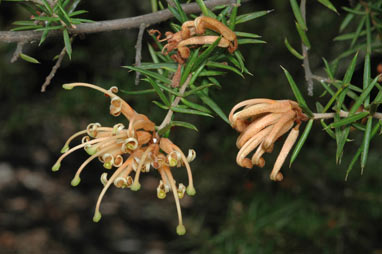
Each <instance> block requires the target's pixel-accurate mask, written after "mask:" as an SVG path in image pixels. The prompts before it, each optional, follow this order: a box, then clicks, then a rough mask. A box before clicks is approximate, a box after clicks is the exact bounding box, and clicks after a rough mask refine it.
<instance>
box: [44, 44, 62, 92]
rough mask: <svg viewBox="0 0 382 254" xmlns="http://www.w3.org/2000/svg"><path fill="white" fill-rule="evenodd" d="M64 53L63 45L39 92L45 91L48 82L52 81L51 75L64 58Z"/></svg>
mask: <svg viewBox="0 0 382 254" xmlns="http://www.w3.org/2000/svg"><path fill="white" fill-rule="evenodd" d="M65 55H66V47H64V48H63V49H62V50H61V52H60V55H59V56H58V59H57V62H56V64H55V65H54V66H53V68H52V70H51V71H50V73H49V75H48V76H47V77H46V79H45V82H44V84H42V86H41V92H42V93H43V92H45V90H46V87H47V86H49V84H50V82H51V81H52V79H53V77H54V76H55V75H56V72H57V70H58V68H60V66H61V63H62V60H63V59H64V56H65Z"/></svg>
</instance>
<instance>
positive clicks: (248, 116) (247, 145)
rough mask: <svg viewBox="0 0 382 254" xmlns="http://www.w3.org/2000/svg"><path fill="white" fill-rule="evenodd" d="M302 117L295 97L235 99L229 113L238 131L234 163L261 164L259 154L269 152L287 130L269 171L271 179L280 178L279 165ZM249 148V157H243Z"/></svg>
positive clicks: (289, 146) (303, 118)
mask: <svg viewBox="0 0 382 254" xmlns="http://www.w3.org/2000/svg"><path fill="white" fill-rule="evenodd" d="M242 107H244V108H243V109H242V110H240V111H238V112H236V111H237V110H238V109H240V108H242ZM306 120H307V116H306V115H305V114H303V113H302V110H301V108H300V107H299V106H298V104H297V103H296V102H295V101H290V100H280V101H275V100H270V99H251V100H246V101H243V102H240V103H238V104H237V105H235V106H234V107H233V108H232V110H231V112H230V114H229V121H230V123H231V125H232V127H233V128H235V129H236V130H237V131H238V132H240V135H239V137H238V138H237V141H236V146H237V147H238V148H239V149H240V150H239V152H238V154H237V157H236V162H237V164H238V165H239V166H242V167H246V168H252V167H253V165H256V166H259V167H264V165H265V160H264V158H263V157H262V156H263V154H264V153H266V152H268V153H271V152H272V150H273V145H274V143H275V142H276V141H277V140H278V139H279V138H280V137H281V136H283V135H284V134H285V133H287V132H288V131H289V130H291V131H290V132H289V135H288V137H287V139H286V140H285V142H284V145H283V147H282V148H281V151H280V153H279V156H278V157H277V159H276V162H275V164H274V166H273V170H272V172H271V174H270V179H271V180H274V181H281V180H282V179H283V175H282V173H281V172H280V170H281V167H282V165H283V164H284V161H285V159H286V157H287V155H288V153H289V151H290V150H291V148H292V147H293V145H294V143H295V142H296V139H297V137H298V134H299V127H300V124H301V121H306ZM252 151H254V153H253V155H252V158H251V159H249V158H247V156H248V155H249V154H250V153H251V152H252Z"/></svg>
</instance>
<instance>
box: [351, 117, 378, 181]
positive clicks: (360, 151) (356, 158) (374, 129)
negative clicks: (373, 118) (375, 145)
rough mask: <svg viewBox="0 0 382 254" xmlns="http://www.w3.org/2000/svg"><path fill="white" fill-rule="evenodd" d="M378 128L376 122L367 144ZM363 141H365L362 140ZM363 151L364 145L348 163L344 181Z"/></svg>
mask: <svg viewBox="0 0 382 254" xmlns="http://www.w3.org/2000/svg"><path fill="white" fill-rule="evenodd" d="M380 127H381V124H380V122H378V123H377V124H376V125H374V127H373V129H372V131H371V133H370V136H369V142H370V140H371V139H373V138H374V136H375V135H376V134H377V132H378V130H379V128H380ZM364 141H365V139H364ZM364 141H363V142H364ZM363 149H364V144H362V145H361V146H360V147H359V148H358V150H357V152H356V154H355V155H354V157H353V159H352V161H351V162H350V164H349V166H348V169H347V170H346V176H345V181H347V179H348V176H349V173H350V172H351V170H352V169H353V166H354V164H355V163H356V162H357V160H358V158H359V156H360V155H361V153H362V151H363Z"/></svg>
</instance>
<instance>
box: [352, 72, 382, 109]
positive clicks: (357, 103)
mask: <svg viewBox="0 0 382 254" xmlns="http://www.w3.org/2000/svg"><path fill="white" fill-rule="evenodd" d="M379 77H380V76H377V77H375V78H374V80H373V82H371V83H370V84H369V86H368V87H367V88H366V89H364V91H363V92H362V94H361V95H360V96H359V98H358V99H357V100H356V101H355V102H354V104H353V106H352V107H351V109H350V111H349V113H350V114H354V113H355V112H356V111H357V110H358V109H359V107H360V106H361V105H362V104H363V103H364V102H365V100H366V98H367V97H368V96H369V94H370V92H371V90H372V89H373V88H374V86H375V84H376V83H377V82H378V78H379Z"/></svg>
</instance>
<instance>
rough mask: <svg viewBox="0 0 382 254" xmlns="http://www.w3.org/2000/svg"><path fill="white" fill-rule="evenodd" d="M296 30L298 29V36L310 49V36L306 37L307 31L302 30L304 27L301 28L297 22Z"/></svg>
mask: <svg viewBox="0 0 382 254" xmlns="http://www.w3.org/2000/svg"><path fill="white" fill-rule="evenodd" d="M296 29H297V32H298V34H299V35H300V38H301V41H302V43H303V44H304V45H305V46H306V47H307V48H310V42H309V39H308V36H307V35H306V32H305V30H304V29H302V27H301V26H300V24H299V23H298V22H296Z"/></svg>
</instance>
